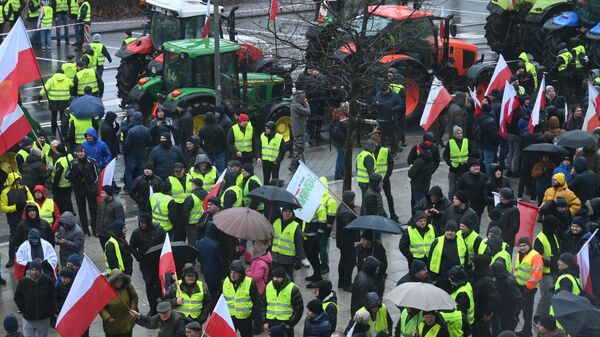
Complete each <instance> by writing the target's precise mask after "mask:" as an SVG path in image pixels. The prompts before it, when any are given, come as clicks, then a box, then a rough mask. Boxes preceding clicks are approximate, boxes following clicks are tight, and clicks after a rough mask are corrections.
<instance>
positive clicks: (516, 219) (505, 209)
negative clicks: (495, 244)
mask: <svg viewBox="0 0 600 337" xmlns="http://www.w3.org/2000/svg"><path fill="white" fill-rule="evenodd" d="M496 209H498V210H499V211H500V214H501V215H500V219H498V224H497V226H498V227H500V229H501V230H502V241H504V242H506V243H508V245H509V246H511V247H512V246H514V244H515V236H516V235H517V232H518V231H519V227H520V224H521V215H520V214H521V213H520V212H519V208H518V207H517V203H516V202H515V201H510V202H508V203H505V204H503V203H499V204H498V206H496Z"/></svg>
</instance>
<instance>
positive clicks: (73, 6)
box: [69, 0, 79, 45]
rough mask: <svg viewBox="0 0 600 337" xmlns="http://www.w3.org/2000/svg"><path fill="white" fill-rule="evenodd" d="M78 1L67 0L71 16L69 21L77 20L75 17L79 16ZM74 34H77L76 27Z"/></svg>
mask: <svg viewBox="0 0 600 337" xmlns="http://www.w3.org/2000/svg"><path fill="white" fill-rule="evenodd" d="M78 2H79V1H78V0H69V16H70V17H71V23H75V22H77V17H78V16H79V4H78ZM75 34H77V28H75ZM72 45H75V44H72Z"/></svg>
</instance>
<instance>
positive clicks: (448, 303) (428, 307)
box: [384, 282, 456, 311]
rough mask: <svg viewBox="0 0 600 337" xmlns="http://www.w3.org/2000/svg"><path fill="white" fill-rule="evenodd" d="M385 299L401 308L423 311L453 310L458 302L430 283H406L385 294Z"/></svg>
mask: <svg viewBox="0 0 600 337" xmlns="http://www.w3.org/2000/svg"><path fill="white" fill-rule="evenodd" d="M384 298H387V299H388V300H390V301H392V302H394V304H395V305H397V306H400V307H407V308H414V309H419V310H423V311H432V310H452V309H454V307H455V306H456V302H455V301H454V300H453V299H452V297H450V295H448V293H447V292H445V291H444V290H442V289H441V288H438V287H436V286H434V285H433V284H429V283H421V282H406V283H402V284H401V285H399V286H397V287H396V288H394V289H392V290H391V291H390V292H389V293H387V294H385V296H384Z"/></svg>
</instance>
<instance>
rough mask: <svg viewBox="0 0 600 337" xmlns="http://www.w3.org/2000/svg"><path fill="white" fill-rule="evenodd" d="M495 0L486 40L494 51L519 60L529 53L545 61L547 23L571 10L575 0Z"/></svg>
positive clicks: (486, 27)
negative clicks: (544, 26)
mask: <svg viewBox="0 0 600 337" xmlns="http://www.w3.org/2000/svg"><path fill="white" fill-rule="evenodd" d="M513 1H514V0H491V1H490V3H489V4H488V6H487V9H488V11H489V12H490V14H489V15H488V17H487V18H486V24H485V37H486V39H487V42H488V45H489V46H490V48H491V49H492V51H494V52H496V53H498V54H502V55H503V56H504V57H505V58H506V59H509V60H510V59H516V58H517V56H518V55H519V53H520V52H521V51H526V52H528V53H530V54H531V55H533V57H534V58H535V59H536V60H538V61H541V60H542V57H543V55H544V40H545V32H544V29H543V27H542V26H543V25H544V22H546V21H547V20H548V19H550V18H552V17H553V16H555V15H557V14H558V13H560V12H562V11H567V10H570V9H571V8H572V7H573V6H572V4H571V2H572V1H571V0H516V2H513Z"/></svg>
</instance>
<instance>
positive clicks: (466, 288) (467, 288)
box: [450, 282, 475, 324]
mask: <svg viewBox="0 0 600 337" xmlns="http://www.w3.org/2000/svg"><path fill="white" fill-rule="evenodd" d="M460 293H465V294H467V297H468V298H469V309H467V319H468V320H469V324H473V322H475V301H474V300H473V287H472V286H471V283H469V282H467V283H465V284H463V285H462V286H460V287H459V288H458V289H456V290H455V291H454V292H453V293H452V294H450V296H451V297H452V299H454V300H456V297H458V294H460ZM456 309H458V308H456Z"/></svg>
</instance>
